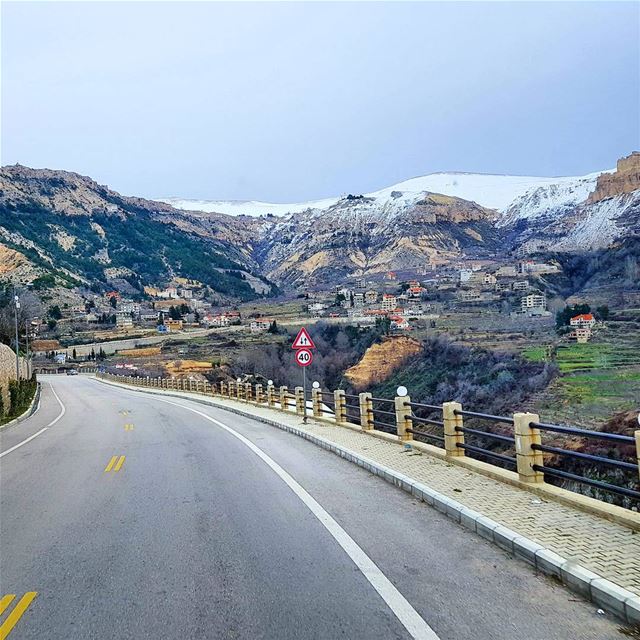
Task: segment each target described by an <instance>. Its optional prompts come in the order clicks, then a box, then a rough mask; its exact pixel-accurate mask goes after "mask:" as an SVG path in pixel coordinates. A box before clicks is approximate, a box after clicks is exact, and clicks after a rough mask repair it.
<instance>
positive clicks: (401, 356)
mask: <svg viewBox="0 0 640 640" xmlns="http://www.w3.org/2000/svg"><path fill="white" fill-rule="evenodd" d="M422 348H423V347H422V344H420V342H418V341H417V340H414V339H413V338H407V337H406V336H391V337H388V338H385V339H384V340H383V341H382V342H377V343H375V344H373V345H371V346H370V347H369V348H368V349H367V350H366V352H365V354H364V355H363V356H362V358H361V360H360V361H359V362H358V363H357V364H355V365H354V366H353V367H350V368H349V369H347V370H346V371H345V372H344V376H345V378H346V379H347V380H348V381H349V382H350V383H351V384H352V385H353V388H354V389H356V390H358V391H359V390H361V389H368V388H369V387H371V386H372V385H374V384H378V383H380V382H384V381H385V380H386V379H387V378H388V377H389V376H390V375H391V374H392V373H394V372H395V371H396V370H397V369H399V368H400V367H402V366H403V365H404V364H405V363H406V362H407V361H408V360H409V359H410V358H412V357H415V356H417V355H418V354H419V353H421V352H422Z"/></svg>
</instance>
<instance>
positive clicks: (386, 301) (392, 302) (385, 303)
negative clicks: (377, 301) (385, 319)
mask: <svg viewBox="0 0 640 640" xmlns="http://www.w3.org/2000/svg"><path fill="white" fill-rule="evenodd" d="M397 306H398V299H397V298H396V296H392V295H391V294H390V293H385V294H384V295H383V296H382V309H383V310H384V311H393V310H394V309H395V308H396V307H397Z"/></svg>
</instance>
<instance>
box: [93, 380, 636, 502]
mask: <svg viewBox="0 0 640 640" xmlns="http://www.w3.org/2000/svg"><path fill="white" fill-rule="evenodd" d="M98 375H99V376H104V377H110V378H114V379H118V380H122V381H125V380H126V381H129V382H130V383H131V384H136V385H140V386H150V387H163V388H167V389H179V390H182V391H190V392H196V393H206V394H213V395H222V396H223V397H230V398H232V399H234V398H236V399H240V400H241V401H243V402H248V403H254V404H262V405H268V406H272V407H274V408H278V407H279V405H280V403H281V400H284V403H283V404H284V406H283V407H281V408H282V409H283V410H284V411H287V412H291V411H293V412H296V413H298V414H305V413H306V415H313V416H315V417H316V418H320V419H324V420H325V421H329V422H332V423H339V424H344V423H345V422H346V423H348V424H350V425H358V426H360V427H361V428H362V429H363V430H371V429H373V430H377V431H382V432H385V433H387V434H393V435H395V436H397V438H398V439H399V440H402V441H406V440H414V441H415V442H416V443H423V446H429V445H431V446H432V447H436V449H438V450H440V454H439V455H441V456H445V457H446V458H450V459H451V460H453V461H455V460H456V459H460V458H465V457H466V456H468V457H470V458H478V459H479V460H481V461H483V462H486V463H488V464H497V465H499V466H501V467H505V468H506V469H507V470H508V471H515V472H516V473H517V476H515V477H516V478H517V479H519V480H520V481H521V482H523V483H532V484H539V483H543V482H544V481H545V479H552V480H553V481H556V482H559V483H561V484H563V483H564V484H566V483H569V488H570V490H575V487H574V485H585V486H586V487H589V488H592V489H596V490H598V492H600V491H602V492H606V493H607V494H610V495H615V496H618V498H617V499H618V503H619V504H621V505H622V506H634V505H640V480H639V478H640V470H639V464H638V462H637V460H638V459H640V430H638V431H635V433H634V435H633V436H628V435H622V434H614V433H606V432H601V431H593V430H589V429H580V428H578V427H574V426H568V425H557V424H551V423H547V422H542V421H541V420H540V419H539V416H538V415H536V414H529V413H514V414H513V416H499V415H494V414H489V413H481V412H477V411H467V410H464V409H463V408H462V406H461V405H460V404H459V403H457V402H445V403H443V404H441V405H435V404H427V403H422V402H412V401H411V399H410V398H409V397H408V396H405V397H402V396H398V397H396V398H394V399H390V398H380V397H373V396H372V395H371V394H369V393H362V394H359V395H356V394H352V393H345V392H344V391H342V390H337V391H335V392H334V391H328V390H322V389H310V390H308V392H307V394H303V390H302V388H300V387H297V388H296V391H295V393H292V392H290V391H289V390H288V388H286V387H283V388H282V395H283V396H284V397H282V395H281V389H280V388H279V387H275V386H269V385H267V387H266V388H263V387H262V385H255V386H252V387H247V386H246V383H237V382H236V381H230V382H222V383H218V384H209V383H208V382H202V381H199V382H196V381H188V380H184V379H176V378H149V377H146V378H145V377H140V376H138V377H127V376H122V375H114V374H107V373H101V372H99V373H98ZM285 389H286V391H285ZM309 399H310V400H311V406H312V407H313V409H312V411H307V401H308V400H309ZM465 420H466V421H467V424H465ZM496 424H497V425H502V427H501V430H500V431H495V430H492V428H491V426H490V425H496ZM483 425H487V426H483ZM507 430H510V431H511V432H510V433H507V432H506V431H507ZM543 434H546V435H550V434H558V436H559V437H562V436H569V437H574V438H586V439H594V440H600V441H603V442H607V443H609V444H610V445H611V447H610V450H609V452H608V455H603V454H601V453H600V452H598V453H586V452H583V451H576V450H574V449H571V448H565V447H563V446H562V445H561V444H558V443H557V442H555V441H551V442H548V441H547V442H544V443H543V442H542V435H543ZM436 449H431V451H433V453H436ZM443 450H444V451H443ZM550 456H553V459H552V460H549V457H550ZM634 456H635V460H636V461H634ZM545 458H546V459H545ZM624 458H626V459H624ZM568 461H571V462H572V463H573V464H574V465H577V466H578V468H579V470H580V466H581V465H589V466H590V468H589V469H588V470H586V471H582V472H581V473H578V472H576V469H574V468H573V467H568V464H569V462H568ZM603 470H604V471H603ZM607 470H608V471H609V472H611V471H612V474H611V473H610V475H612V476H613V477H609V476H608V475H606V474H607ZM594 475H595V476H596V477H591V476H594ZM603 477H604V479H603ZM594 497H597V498H599V499H603V496H602V495H600V494H596V495H595V496H594Z"/></svg>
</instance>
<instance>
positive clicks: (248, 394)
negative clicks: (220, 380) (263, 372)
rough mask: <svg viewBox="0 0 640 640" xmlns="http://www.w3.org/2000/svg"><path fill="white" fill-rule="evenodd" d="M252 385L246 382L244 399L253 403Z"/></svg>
mask: <svg viewBox="0 0 640 640" xmlns="http://www.w3.org/2000/svg"><path fill="white" fill-rule="evenodd" d="M251 390H252V389H251V383H250V382H245V385H244V399H245V401H246V402H251Z"/></svg>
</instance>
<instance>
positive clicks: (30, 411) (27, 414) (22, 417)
mask: <svg viewBox="0 0 640 640" xmlns="http://www.w3.org/2000/svg"><path fill="white" fill-rule="evenodd" d="M41 389H42V386H41V385H40V383H39V382H38V384H37V386H36V392H35V393H34V394H33V399H32V400H31V404H30V405H29V408H28V409H27V410H26V411H25V412H24V413H23V414H22V415H19V416H18V417H17V418H14V419H13V420H11V422H7V423H5V424H3V425H0V431H1V430H2V429H6V428H7V427H11V426H13V425H15V424H18V423H19V422H22V421H23V420H26V419H27V418H30V417H31V416H32V415H33V414H34V413H36V412H37V411H38V409H39V408H40V390H41ZM34 405H36V408H35V409H34V408H33V407H34Z"/></svg>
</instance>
